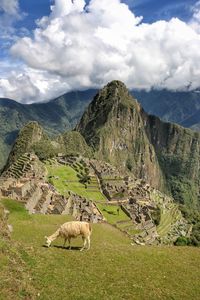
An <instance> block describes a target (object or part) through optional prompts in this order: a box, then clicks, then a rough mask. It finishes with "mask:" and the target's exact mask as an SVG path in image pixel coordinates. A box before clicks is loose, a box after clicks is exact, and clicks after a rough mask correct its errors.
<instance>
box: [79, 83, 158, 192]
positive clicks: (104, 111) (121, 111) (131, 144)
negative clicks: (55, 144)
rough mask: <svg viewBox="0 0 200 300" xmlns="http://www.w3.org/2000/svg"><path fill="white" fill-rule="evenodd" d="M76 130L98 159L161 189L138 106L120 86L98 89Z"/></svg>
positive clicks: (123, 87)
mask: <svg viewBox="0 0 200 300" xmlns="http://www.w3.org/2000/svg"><path fill="white" fill-rule="evenodd" d="M76 130H78V131H79V132H80V133H81V134H82V135H83V136H84V138H85V140H86V142H87V143H88V144H89V145H90V146H91V147H93V148H94V150H95V152H96V157H97V158H99V159H101V160H105V161H108V162H110V163H111V164H114V165H116V166H117V167H119V168H122V169H123V168H124V169H125V168H126V169H127V168H128V169H129V171H131V172H132V173H133V174H134V175H135V176H137V177H140V178H144V179H146V180H147V181H149V182H150V183H151V184H152V185H153V186H154V187H157V188H158V187H161V186H162V187H163V176H162V172H161V169H160V166H159V164H158V159H157V157H156V154H155V150H154V147H153V145H152V144H151V143H150V141H149V138H148V135H147V133H146V131H145V123H144V120H143V118H142V114H141V106H140V105H139V104H138V103H137V102H136V101H134V100H133V98H132V96H131V95H130V94H129V92H128V90H127V88H126V86H125V85H124V84H123V83H121V82H119V81H114V82H111V83H110V84H108V85H107V86H106V87H105V88H104V89H103V90H101V91H100V92H99V94H97V95H96V97H95V98H94V101H93V102H92V103H91V104H90V105H89V107H88V110H87V111H86V112H85V113H84V115H83V117H82V119H81V121H80V123H79V124H78V126H77V128H76Z"/></svg>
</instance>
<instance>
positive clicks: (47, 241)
mask: <svg viewBox="0 0 200 300" xmlns="http://www.w3.org/2000/svg"><path fill="white" fill-rule="evenodd" d="M45 240H46V242H45V244H46V246H47V247H50V246H51V240H50V239H49V238H48V236H45Z"/></svg>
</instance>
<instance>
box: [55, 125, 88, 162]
mask: <svg viewBox="0 0 200 300" xmlns="http://www.w3.org/2000/svg"><path fill="white" fill-rule="evenodd" d="M57 142H58V143H59V144H60V146H61V148H62V150H63V152H64V154H65V155H75V156H76V155H79V154H81V155H83V156H85V157H91V156H92V150H91V148H90V147H89V146H88V145H87V143H86V141H85V139H84V138H83V136H82V135H81V134H80V133H79V132H77V131H68V132H65V133H64V134H62V135H60V136H59V137H58V139H57Z"/></svg>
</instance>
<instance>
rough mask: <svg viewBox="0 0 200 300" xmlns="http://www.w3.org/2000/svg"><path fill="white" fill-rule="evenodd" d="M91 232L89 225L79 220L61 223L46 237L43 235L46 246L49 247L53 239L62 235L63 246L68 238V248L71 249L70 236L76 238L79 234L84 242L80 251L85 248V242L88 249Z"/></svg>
mask: <svg viewBox="0 0 200 300" xmlns="http://www.w3.org/2000/svg"><path fill="white" fill-rule="evenodd" d="M91 233H92V228H91V225H90V224H89V223H87V222H80V221H71V222H66V223H64V224H63V225H61V226H60V227H59V228H58V230H56V232H55V233H53V234H52V235H50V236H48V237H47V236H45V239H46V246H47V247H50V245H51V243H52V242H53V241H54V240H55V239H57V238H58V237H62V238H64V244H63V247H64V246H65V243H66V241H67V240H68V243H69V249H71V238H76V237H77V236H79V235H81V236H82V239H83V242H84V243H83V247H82V248H81V249H80V251H83V250H84V249H86V244H87V250H89V249H90V235H91Z"/></svg>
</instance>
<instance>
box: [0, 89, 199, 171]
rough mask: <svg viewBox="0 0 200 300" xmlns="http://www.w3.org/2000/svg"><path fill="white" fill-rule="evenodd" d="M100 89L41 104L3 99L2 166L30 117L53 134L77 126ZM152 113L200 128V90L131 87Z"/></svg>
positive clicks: (0, 117)
mask: <svg viewBox="0 0 200 300" xmlns="http://www.w3.org/2000/svg"><path fill="white" fill-rule="evenodd" d="M96 93H97V90H87V91H82V92H71V93H67V94H65V95H63V96H60V97H58V98H56V99H54V100H51V101H49V102H46V103H39V104H30V105H26V104H20V103H18V102H16V101H14V100H10V99H4V98H2V99H0V168H1V167H2V166H3V165H4V164H5V162H6V159H7V157H8V154H9V152H10V150H11V147H12V144H13V142H14V140H15V138H16V136H17V134H18V132H19V129H20V128H22V127H23V126H24V125H25V124H26V123H27V122H29V121H37V122H38V123H40V124H41V125H42V126H43V128H44V129H45V131H46V132H47V133H48V134H49V135H50V136H53V135H57V134H58V133H62V132H65V131H67V130H69V129H72V128H74V127H75V125H76V124H77V122H78V121H79V120H80V117H81V115H82V113H83V112H84V110H85V109H86V107H87V106H88V104H89V103H90V102H91V101H92V99H93V97H94V96H95V95H96ZM131 94H132V95H133V97H134V98H136V99H137V100H138V102H140V103H141V104H142V106H143V107H144V109H145V111H146V112H148V113H149V114H154V115H156V116H158V117H160V118H161V119H163V120H165V121H170V122H175V123H178V124H180V125H182V126H185V127H188V128H192V129H194V130H200V93H198V91H195V92H170V91H167V90H161V91H157V90H152V91H149V92H147V91H136V90H135V91H131Z"/></svg>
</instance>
